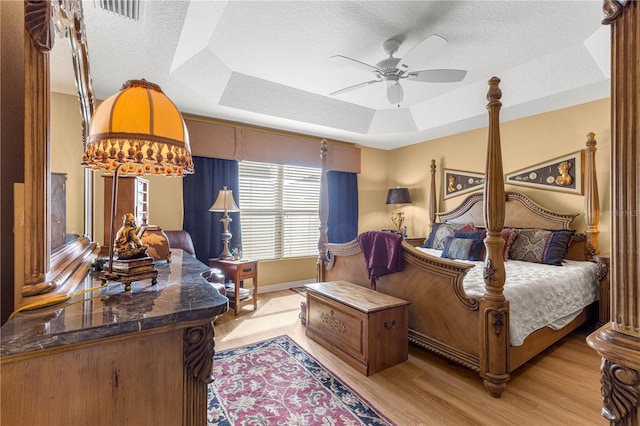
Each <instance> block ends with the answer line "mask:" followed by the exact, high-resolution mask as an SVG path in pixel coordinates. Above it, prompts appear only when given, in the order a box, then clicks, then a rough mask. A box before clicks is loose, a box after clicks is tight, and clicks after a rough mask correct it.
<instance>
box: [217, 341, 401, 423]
mask: <svg viewBox="0 0 640 426" xmlns="http://www.w3.org/2000/svg"><path fill="white" fill-rule="evenodd" d="M213 368H214V371H213V376H214V377H215V380H214V381H213V383H211V384H210V385H209V389H208V416H207V417H208V418H207V421H208V424H209V425H393V423H392V422H391V421H389V420H388V419H387V418H385V417H384V416H383V415H382V414H380V413H378V412H377V411H376V410H375V409H374V408H373V407H371V405H370V404H369V403H367V402H366V401H365V400H364V399H363V398H362V397H361V396H360V395H358V394H357V393H356V392H354V391H353V390H352V389H350V388H349V387H347V386H346V385H345V384H343V383H341V382H340V380H339V379H338V378H336V377H335V376H334V375H333V374H332V373H331V372H330V371H328V370H327V369H326V368H325V367H323V366H322V365H321V364H320V363H319V362H318V361H316V359H315V358H313V357H312V356H311V355H310V354H308V353H307V352H305V351H304V349H302V348H301V347H299V346H298V345H297V344H296V343H295V342H294V341H293V340H291V338H289V337H288V336H279V337H276V338H273V339H269V340H265V341H262V342H258V343H253V344H251V345H247V346H243V347H240V348H235V349H229V350H226V351H221V352H218V353H216V354H215V357H214V362H213Z"/></svg>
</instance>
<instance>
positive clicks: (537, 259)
mask: <svg viewBox="0 0 640 426" xmlns="http://www.w3.org/2000/svg"><path fill="white" fill-rule="evenodd" d="M574 233H575V231H572V230H561V231H549V230H546V229H517V230H515V234H516V235H515V238H514V239H513V243H512V244H511V247H510V248H509V259H514V260H522V261H524V262H534V263H546V264H547V265H556V266H562V260H563V259H564V256H565V255H566V254H567V250H568V249H569V244H570V243H571V239H572V238H573V234H574Z"/></svg>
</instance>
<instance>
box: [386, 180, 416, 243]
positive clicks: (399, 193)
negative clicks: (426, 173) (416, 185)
mask: <svg viewBox="0 0 640 426" xmlns="http://www.w3.org/2000/svg"><path fill="white" fill-rule="evenodd" d="M387 204H395V205H396V209H395V211H394V213H393V216H391V221H392V222H393V223H394V225H395V226H396V232H400V233H402V232H403V229H402V224H403V223H404V213H403V212H402V209H401V208H400V205H401V204H411V195H409V188H391V189H390V190H389V192H388V193H387Z"/></svg>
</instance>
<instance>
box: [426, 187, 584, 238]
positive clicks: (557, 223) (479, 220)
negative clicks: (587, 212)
mask: <svg viewBox="0 0 640 426" xmlns="http://www.w3.org/2000/svg"><path fill="white" fill-rule="evenodd" d="M482 200H483V194H482V192H477V193H475V194H471V195H470V196H468V197H467V198H466V199H465V200H464V201H463V202H462V204H460V205H459V206H458V207H456V208H455V209H453V210H451V211H449V212H442V213H436V216H437V217H438V218H439V219H440V222H448V223H461V224H467V223H473V224H474V225H475V226H476V227H479V228H484V227H485V224H484V219H483V214H482ZM505 200H506V202H505V219H504V227H505V228H542V229H553V230H556V229H569V225H570V224H571V222H572V221H573V219H575V218H576V216H578V215H577V214H567V213H559V212H554V211H551V210H548V209H546V208H544V207H542V206H540V205H538V204H536V203H535V202H533V201H532V200H531V199H530V198H529V197H527V196H526V195H524V194H522V193H520V192H506V193H505Z"/></svg>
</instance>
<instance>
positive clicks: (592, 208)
mask: <svg viewBox="0 0 640 426" xmlns="http://www.w3.org/2000/svg"><path fill="white" fill-rule="evenodd" d="M596 144H597V142H596V134H595V133H593V132H590V133H589V134H587V143H586V145H587V148H586V149H585V175H584V221H585V223H586V225H587V229H586V231H585V233H586V234H587V241H588V242H589V244H591V247H593V250H594V251H595V253H598V252H599V251H600V250H599V247H598V246H599V244H598V235H599V234H600V231H599V230H598V223H599V222H600V198H599V197H598V179H597V176H596V150H597V148H596Z"/></svg>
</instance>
